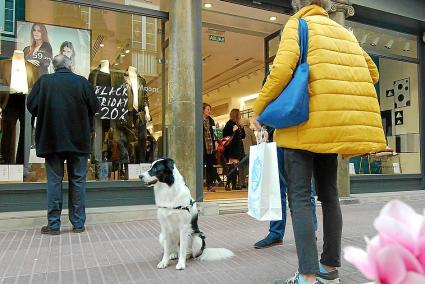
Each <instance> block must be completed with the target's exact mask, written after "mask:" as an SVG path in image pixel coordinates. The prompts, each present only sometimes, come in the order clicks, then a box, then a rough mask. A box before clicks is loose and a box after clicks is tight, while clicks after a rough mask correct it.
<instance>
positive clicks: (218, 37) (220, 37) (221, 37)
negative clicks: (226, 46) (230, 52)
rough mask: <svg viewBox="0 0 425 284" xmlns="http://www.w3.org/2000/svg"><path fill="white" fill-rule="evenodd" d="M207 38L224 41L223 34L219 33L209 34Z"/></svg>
mask: <svg viewBox="0 0 425 284" xmlns="http://www.w3.org/2000/svg"><path fill="white" fill-rule="evenodd" d="M208 38H209V40H210V41H216V42H225V38H224V36H219V35H209V37H208Z"/></svg>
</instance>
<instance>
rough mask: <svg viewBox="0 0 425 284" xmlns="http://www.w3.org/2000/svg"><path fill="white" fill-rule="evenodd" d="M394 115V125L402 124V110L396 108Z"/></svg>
mask: <svg viewBox="0 0 425 284" xmlns="http://www.w3.org/2000/svg"><path fill="white" fill-rule="evenodd" d="M394 116H395V125H403V124H404V114H403V111H402V110H396V111H395V113H394Z"/></svg>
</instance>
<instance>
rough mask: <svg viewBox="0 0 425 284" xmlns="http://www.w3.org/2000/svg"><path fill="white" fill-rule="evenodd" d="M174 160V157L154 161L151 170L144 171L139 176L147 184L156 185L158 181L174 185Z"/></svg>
mask: <svg viewBox="0 0 425 284" xmlns="http://www.w3.org/2000/svg"><path fill="white" fill-rule="evenodd" d="M173 170H174V161H173V160H172V159H169V158H166V159H160V160H157V161H155V162H153V163H152V167H151V168H150V169H149V171H147V172H144V173H142V174H141V175H140V176H139V178H140V179H141V180H142V181H143V182H145V183H146V184H147V185H154V184H156V183H157V182H161V183H165V184H167V185H168V186H172V185H173V183H174V175H173Z"/></svg>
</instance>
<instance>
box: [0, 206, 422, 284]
mask: <svg viewBox="0 0 425 284" xmlns="http://www.w3.org/2000/svg"><path fill="white" fill-rule="evenodd" d="M409 203H410V204H411V205H412V206H413V207H414V208H416V209H417V210H418V211H422V207H423V204H422V203H423V201H422V200H417V201H411V202H409ZM382 205H383V204H381V203H376V204H370V203H369V204H361V205H356V206H351V205H350V206H343V213H344V232H343V246H348V245H350V246H353V245H354V246H360V247H364V246H365V243H364V240H363V236H365V235H366V236H373V235H374V234H375V231H374V229H373V226H372V223H371V220H372V218H373V216H377V214H378V213H379V210H380V208H381V207H382ZM419 209H420V210H419ZM371 216H372V217H371ZM320 217H321V214H320V212H319V219H320ZM369 221H370V222H369ZM199 225H200V228H201V230H202V231H203V232H204V233H205V234H206V236H207V239H206V241H207V247H210V248H211V247H225V248H228V249H231V250H232V251H233V252H234V253H235V257H233V258H232V259H228V260H224V261H217V262H206V261H204V262H202V261H199V260H193V259H191V260H188V262H187V267H186V270H184V271H176V269H175V265H176V262H175V261H174V262H171V263H170V265H169V267H168V268H166V269H163V270H159V269H157V268H156V265H157V263H158V262H159V260H160V259H161V254H162V248H161V246H160V245H159V243H158V234H159V230H160V226H159V223H158V221H157V220H146V221H135V222H124V223H111V224H101V225H90V226H87V231H86V232H85V233H83V234H73V233H72V232H70V231H69V230H63V231H62V233H61V235H60V236H46V235H41V234H40V233H39V230H38V229H37V230H24V231H16V232H1V233H0V279H1V280H0V284H5V283H14V284H16V283H35V284H39V283H54V284H58V283H60V284H63V283H79V284H80V283H90V284H98V283H99V284H103V283H111V284H112V283H113V284H117V283H144V284H146V283H155V284H168V283H170V284H171V283H173V284H176V283H185V284H186V283H214V284H216V283H219V284H221V283H222V284H232V283H235V284H236V283H244V284H246V283H255V284H257V283H272V282H273V280H275V279H279V278H286V277H289V276H291V275H292V274H293V273H294V272H295V271H296V269H297V257H296V248H295V242H294V237H293V233H292V226H291V223H290V218H289V220H288V224H287V228H286V229H287V230H286V231H287V232H286V236H285V241H284V245H283V246H276V247H272V248H269V249H265V250H256V249H254V248H253V244H254V243H255V242H257V241H258V240H259V239H261V238H263V237H264V236H265V235H266V234H267V231H268V223H267V222H258V221H256V220H254V219H253V218H251V217H249V216H247V215H246V214H234V215H224V216H208V217H201V218H200V219H199ZM321 236H322V233H321V232H320V231H319V232H318V237H319V241H318V247H319V250H320V248H321V246H322V241H321ZM342 264H343V267H342V268H341V269H340V274H341V279H342V282H343V283H344V284H358V283H364V282H367V280H366V279H365V278H364V277H363V276H362V275H361V274H360V273H359V272H358V271H356V270H355V268H354V267H353V266H352V265H350V264H348V263H347V262H346V261H344V260H343V262H342Z"/></svg>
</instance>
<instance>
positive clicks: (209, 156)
mask: <svg viewBox="0 0 425 284" xmlns="http://www.w3.org/2000/svg"><path fill="white" fill-rule="evenodd" d="M202 111H203V117H204V123H203V125H204V165H205V180H206V184H207V188H208V191H210V192H214V191H215V190H214V188H213V186H214V182H215V181H216V180H217V181H218V180H220V177H219V176H218V173H217V169H216V168H214V162H215V135H214V129H213V126H214V125H215V122H214V119H212V118H211V116H210V114H211V106H210V105H209V104H207V103H204V105H203V107H202Z"/></svg>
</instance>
